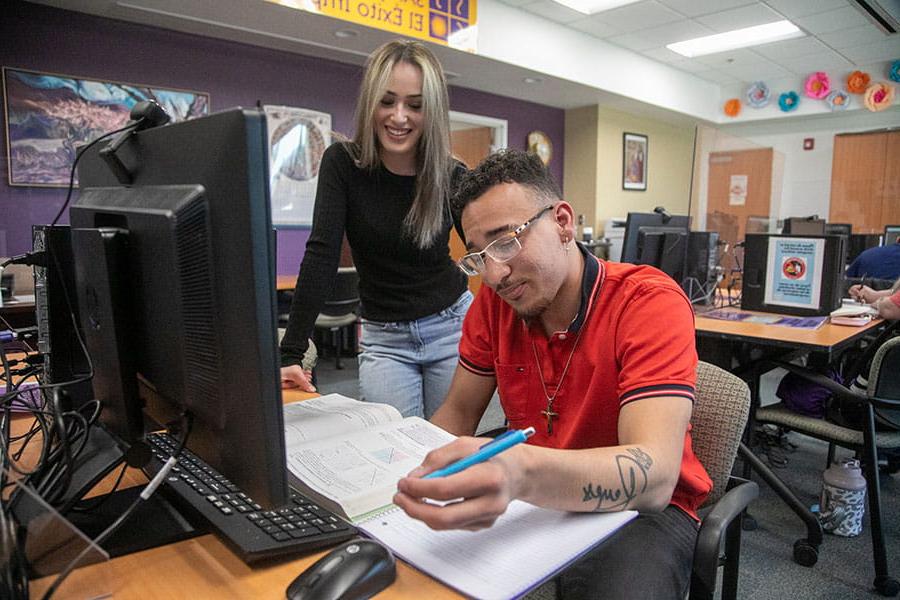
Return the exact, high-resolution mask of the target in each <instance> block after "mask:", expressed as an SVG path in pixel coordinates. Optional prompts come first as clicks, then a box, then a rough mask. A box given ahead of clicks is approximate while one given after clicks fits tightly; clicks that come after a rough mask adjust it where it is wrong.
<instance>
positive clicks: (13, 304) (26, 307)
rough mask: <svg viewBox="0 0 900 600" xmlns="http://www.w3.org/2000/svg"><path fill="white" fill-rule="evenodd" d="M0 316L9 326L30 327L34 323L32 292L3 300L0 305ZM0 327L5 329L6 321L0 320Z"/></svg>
mask: <svg viewBox="0 0 900 600" xmlns="http://www.w3.org/2000/svg"><path fill="white" fill-rule="evenodd" d="M0 316H2V317H3V319H4V320H6V321H7V322H8V323H9V325H10V326H11V327H15V328H17V329H18V328H22V327H30V326H32V325H34V324H35V316H34V294H32V295H27V296H13V297H12V298H8V299H6V300H4V301H3V306H0ZM0 329H6V323H3V322H2V321H0Z"/></svg>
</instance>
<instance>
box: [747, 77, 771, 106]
mask: <svg viewBox="0 0 900 600" xmlns="http://www.w3.org/2000/svg"><path fill="white" fill-rule="evenodd" d="M769 94H770V92H769V86H767V85H766V84H765V83H763V82H762V81H755V82H753V83H752V84H750V87H748V88H747V104H749V105H750V106H752V107H753V108H762V107H764V106H765V105H767V104H768V103H769Z"/></svg>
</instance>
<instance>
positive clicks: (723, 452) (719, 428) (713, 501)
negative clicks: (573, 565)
mask: <svg viewBox="0 0 900 600" xmlns="http://www.w3.org/2000/svg"><path fill="white" fill-rule="evenodd" d="M749 412H750V388H749V387H747V384H746V383H745V382H744V381H743V380H741V379H740V378H739V377H737V376H735V375H732V374H731V373H729V372H727V371H725V370H723V369H720V368H719V367H716V366H713V365H711V364H709V363H705V362H702V361H701V362H699V363H697V385H696V387H695V389H694V411H693V414H692V415H691V443H692V447H693V450H694V454H696V455H697V458H698V459H700V462H701V463H702V464H703V466H704V468H705V469H706V472H707V473H708V474H709V476H710V478H712V480H713V489H712V492H710V494H709V496H708V497H707V498H706V501H705V502H704V503H703V506H702V507H700V518H701V524H700V531H699V532H698V533H697V542H696V544H695V546H694V562H693V565H692V567H691V584H690V596H689V598H690V600H712V598H713V596H714V594H715V590H716V575H717V574H718V570H719V567H720V566H724V568H725V571H724V573H723V577H722V594H721V597H722V599H723V600H733V599H735V598H737V581H738V569H739V564H740V547H741V515H742V513H743V511H744V510H745V509H746V508H747V506H748V505H749V504H750V502H752V501H753V500H754V499H755V498H756V497H757V496H758V495H759V487H758V486H757V485H756V483H754V482H752V481H747V480H744V479H740V478H737V477H733V476H732V475H731V468H732V466H733V465H734V457H735V455H736V454H737V449H738V445H739V444H740V441H741V436H742V435H743V433H744V427H745V425H746V423H747V416H748V414H749ZM504 430H505V429H498V430H494V431H491V432H489V433H487V434H482V435H488V436H490V437H494V436H495V435H497V434H500V433H502V432H503V431H504ZM723 541H724V554H723V553H722V552H721V549H722V547H723ZM555 594H556V583H555V580H554V581H551V582H548V583H547V584H544V585H543V586H541V587H540V588H538V589H537V590H535V591H534V592H532V593H531V594H529V595H528V596H527V598H526V600H548V599H550V598H555Z"/></svg>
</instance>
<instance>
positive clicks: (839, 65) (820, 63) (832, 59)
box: [779, 50, 854, 77]
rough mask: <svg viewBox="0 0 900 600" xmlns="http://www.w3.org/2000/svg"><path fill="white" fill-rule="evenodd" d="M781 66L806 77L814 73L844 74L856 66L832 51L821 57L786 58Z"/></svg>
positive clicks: (781, 62)
mask: <svg viewBox="0 0 900 600" xmlns="http://www.w3.org/2000/svg"><path fill="white" fill-rule="evenodd" d="M779 64H780V65H781V66H782V67H784V68H785V69H789V70H790V71H793V72H794V73H795V74H797V75H801V76H804V77H805V76H806V75H809V74H810V73H812V72H814V71H826V72H831V71H834V72H838V71H841V72H842V71H845V70H852V68H853V66H854V65H853V63H851V62H850V61H849V60H847V59H846V58H844V57H843V56H841V55H839V54H837V53H836V52H832V51H831V50H829V51H828V52H825V53H822V54H821V55H814V56H799V57H796V58H785V59H782V60H781V61H779Z"/></svg>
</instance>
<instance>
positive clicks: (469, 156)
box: [450, 127, 494, 294]
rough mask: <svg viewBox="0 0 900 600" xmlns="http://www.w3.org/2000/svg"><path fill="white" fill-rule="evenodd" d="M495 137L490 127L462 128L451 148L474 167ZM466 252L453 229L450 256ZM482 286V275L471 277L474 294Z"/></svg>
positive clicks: (468, 165)
mask: <svg viewBox="0 0 900 600" xmlns="http://www.w3.org/2000/svg"><path fill="white" fill-rule="evenodd" d="M493 138H494V131H493V130H492V129H491V128H490V127H474V128H472V129H460V130H457V131H453V132H451V133H450V144H451V150H452V152H453V155H454V156H455V157H456V158H458V159H459V160H461V161H462V162H463V163H464V164H465V165H466V166H467V167H469V168H470V169H472V168H475V167H476V166H477V165H478V163H480V162H481V161H482V160H484V158H485V157H486V156H487V155H488V154H490V153H491V141H492V140H493ZM465 253H466V247H465V244H463V241H462V239H461V238H460V237H459V235H458V234H457V233H456V230H453V231H451V232H450V256H451V257H453V260H457V259H459V258H460V257H462V256H463V255H464V254H465ZM480 287H481V277H469V290H470V291H471V292H472V293H473V294H477V293H478V289H479V288H480Z"/></svg>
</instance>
